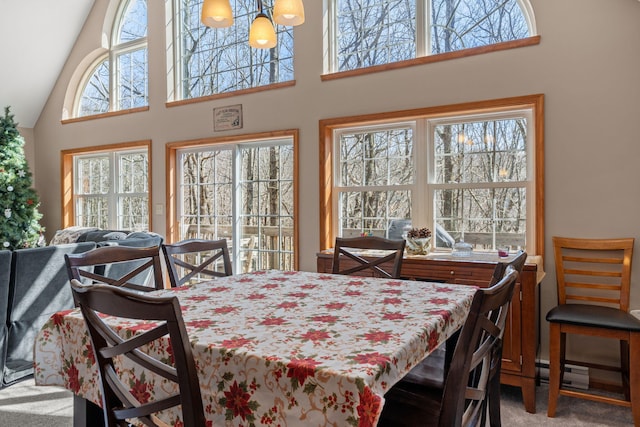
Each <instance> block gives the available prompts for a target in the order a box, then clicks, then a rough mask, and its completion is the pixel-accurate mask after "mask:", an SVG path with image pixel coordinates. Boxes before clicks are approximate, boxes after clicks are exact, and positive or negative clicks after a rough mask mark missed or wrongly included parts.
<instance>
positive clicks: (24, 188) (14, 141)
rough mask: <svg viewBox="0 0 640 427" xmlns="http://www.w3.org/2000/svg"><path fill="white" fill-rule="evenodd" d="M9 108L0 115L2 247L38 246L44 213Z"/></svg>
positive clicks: (0, 247) (0, 218)
mask: <svg viewBox="0 0 640 427" xmlns="http://www.w3.org/2000/svg"><path fill="white" fill-rule="evenodd" d="M17 126H18V125H17V123H15V122H14V121H13V115H12V114H9V107H6V108H5V110H4V117H0V249H11V250H13V249H20V248H29V247H34V246H38V245H39V244H40V241H41V239H42V237H41V236H42V232H43V228H42V227H41V226H40V223H39V221H40V218H42V215H41V214H40V212H39V211H38V206H39V205H40V203H39V201H38V195H37V194H36V191H35V190H34V189H33V188H32V187H31V172H29V166H28V165H27V160H26V159H25V157H24V148H23V146H24V139H23V138H22V136H21V135H20V133H19V132H18V128H17Z"/></svg>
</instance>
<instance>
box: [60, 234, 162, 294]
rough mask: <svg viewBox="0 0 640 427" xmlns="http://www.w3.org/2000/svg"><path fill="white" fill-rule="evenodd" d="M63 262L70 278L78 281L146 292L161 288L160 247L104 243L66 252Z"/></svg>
mask: <svg viewBox="0 0 640 427" xmlns="http://www.w3.org/2000/svg"><path fill="white" fill-rule="evenodd" d="M65 262H66V264H67V273H68V275H69V279H75V280H78V281H80V282H87V283H102V284H107V285H111V286H117V287H122V288H128V289H132V290H137V291H145V292H148V291H153V290H156V289H164V280H163V277H162V264H161V262H160V247H159V246H151V247H148V248H135V247H129V246H119V245H116V246H104V247H99V248H96V249H93V250H90V251H87V252H83V253H80V254H67V255H65ZM149 282H151V283H149Z"/></svg>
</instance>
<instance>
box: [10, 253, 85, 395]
mask: <svg viewBox="0 0 640 427" xmlns="http://www.w3.org/2000/svg"><path fill="white" fill-rule="evenodd" d="M95 247H96V243H95V242H84V243H72V244H65V245H56V246H45V247H40V248H28V249H19V250H16V251H14V252H13V259H12V266H11V278H10V284H9V304H8V313H7V326H8V328H9V334H8V340H7V352H6V361H5V366H4V377H3V380H2V382H3V384H4V385H9V384H12V383H14V382H16V381H19V380H21V379H24V378H25V377H28V376H30V375H32V374H33V344H34V342H35V337H36V335H37V333H38V331H39V330H40V328H41V327H42V325H44V323H45V322H46V321H47V320H49V318H50V317H51V315H52V314H53V313H55V312H57V311H60V310H66V309H71V308H73V306H74V304H73V296H72V295H71V287H70V285H69V277H68V275H67V270H66V265H65V260H64V254H65V253H79V252H85V251H88V250H90V249H93V248H95Z"/></svg>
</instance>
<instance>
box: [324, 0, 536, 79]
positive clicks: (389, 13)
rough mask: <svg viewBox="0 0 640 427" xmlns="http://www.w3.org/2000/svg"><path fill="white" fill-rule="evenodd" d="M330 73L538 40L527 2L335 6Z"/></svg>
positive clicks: (401, 0) (416, 0)
mask: <svg viewBox="0 0 640 427" xmlns="http://www.w3.org/2000/svg"><path fill="white" fill-rule="evenodd" d="M330 6H331V9H332V10H331V16H332V17H333V19H332V20H331V21H330V25H331V28H330V31H331V34H332V35H333V37H332V40H333V46H331V49H330V51H331V52H332V55H331V58H330V61H329V67H330V70H329V72H341V71H348V70H356V69H361V68H367V67H374V66H377V65H384V64H389V63H393V62H398V61H405V60H410V59H414V58H418V57H421V56H428V55H434V54H440V53H447V52H453V51H458V50H463V49H470V48H475V47H481V46H489V45H494V44H498V43H502V42H509V41H513V40H519V39H525V38H527V37H530V36H533V35H535V28H534V27H535V25H534V22H533V13H532V12H531V7H530V5H529V4H528V0H331V2H330Z"/></svg>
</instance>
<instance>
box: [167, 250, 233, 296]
mask: <svg viewBox="0 0 640 427" xmlns="http://www.w3.org/2000/svg"><path fill="white" fill-rule="evenodd" d="M162 252H163V253H164V259H165V261H166V264H167V270H168V272H169V281H170V282H171V287H173V288H175V287H177V286H182V285H184V284H185V283H190V282H192V281H196V280H202V276H205V277H209V278H215V277H224V276H231V275H232V274H233V272H232V268H231V257H230V256H229V248H228V247H227V239H218V240H204V239H187V240H183V241H181V242H178V243H174V244H171V245H168V244H165V245H162ZM220 267H221V268H220ZM181 273H183V274H181Z"/></svg>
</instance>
